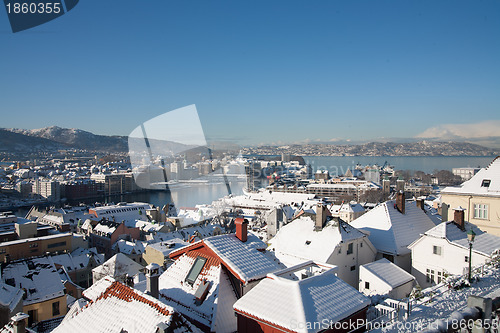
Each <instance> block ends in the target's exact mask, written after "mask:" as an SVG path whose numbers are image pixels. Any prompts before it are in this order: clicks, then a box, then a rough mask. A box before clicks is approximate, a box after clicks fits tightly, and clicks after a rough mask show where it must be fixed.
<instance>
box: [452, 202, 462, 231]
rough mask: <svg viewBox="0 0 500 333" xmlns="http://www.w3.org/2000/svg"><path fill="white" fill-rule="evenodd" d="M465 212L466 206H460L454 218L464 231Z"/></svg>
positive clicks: (456, 209)
mask: <svg viewBox="0 0 500 333" xmlns="http://www.w3.org/2000/svg"><path fill="white" fill-rule="evenodd" d="M464 212H465V208H462V206H458V208H455V216H454V218H453V222H455V224H456V225H457V226H458V227H459V228H460V230H462V231H463V230H465V221H464V215H465V214H464Z"/></svg>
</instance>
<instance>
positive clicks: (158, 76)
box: [0, 0, 500, 144]
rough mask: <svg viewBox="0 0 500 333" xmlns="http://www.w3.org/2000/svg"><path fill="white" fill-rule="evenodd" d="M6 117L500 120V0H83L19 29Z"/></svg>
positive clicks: (45, 122) (355, 124) (310, 136)
mask: <svg viewBox="0 0 500 333" xmlns="http://www.w3.org/2000/svg"><path fill="white" fill-rule="evenodd" d="M0 39H1V52H0V63H1V72H0V73H1V75H0V108H1V110H2V111H1V115H2V118H1V119H2V120H1V123H0V127H18V128H40V127H45V126H50V125H58V126H61V127H76V128H81V129H84V130H88V131H91V132H94V133H99V134H119V135H128V134H129V133H130V132H131V131H132V130H133V129H134V128H135V127H136V126H138V125H139V124H141V123H142V122H144V121H146V120H148V119H150V118H153V117H155V116H157V115H159V114H162V113H164V112H166V111H169V110H173V109H176V108H179V107H183V106H186V105H190V104H196V106H197V109H198V113H199V115H200V118H201V123H202V126H203V128H204V130H205V134H206V136H207V137H208V138H209V139H211V140H232V141H236V142H238V143H240V144H257V143H275V142H298V141H304V140H322V141H328V140H331V139H334V138H341V139H351V140H355V141H358V140H369V139H373V138H379V137H414V136H416V135H418V134H420V133H422V132H424V131H425V130H427V129H428V128H430V127H436V126H439V125H443V124H466V123H478V122H480V121H485V120H487V121H491V120H497V121H498V120H499V119H500V60H499V59H500V1H498V0H486V1H472V0H468V1H459V0H452V1H436V0H429V1H421V0H418V1H416V0H415V1H399V0H398V1H396V0H394V1H383V0H369V1H355V0H345V1H333V0H313V1H305V0H304V1H289V0H287V1H274V0H273V1H268V0H266V1H255V0H252V1H239V0H238V1H237V0H231V1H216V0H214V1H206V0H203V1H189V0H188V1H181V0H178V1H169V0H81V1H80V3H79V4H78V5H77V6H76V7H75V8H74V9H73V10H72V11H70V12H68V13H67V14H66V15H64V16H62V17H60V18H58V19H56V20H54V21H51V22H49V23H47V24H44V25H42V26H39V27H36V28H34V29H31V30H27V31H24V32H19V33H16V34H13V33H12V32H11V31H10V26H9V23H8V21H7V15H6V12H5V10H4V9H3V8H1V9H0Z"/></svg>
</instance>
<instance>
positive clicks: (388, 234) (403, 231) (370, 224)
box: [350, 201, 435, 255]
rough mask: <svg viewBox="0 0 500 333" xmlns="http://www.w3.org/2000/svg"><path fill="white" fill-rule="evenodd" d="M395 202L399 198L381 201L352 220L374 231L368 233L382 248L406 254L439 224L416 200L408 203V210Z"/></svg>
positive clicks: (355, 223)
mask: <svg viewBox="0 0 500 333" xmlns="http://www.w3.org/2000/svg"><path fill="white" fill-rule="evenodd" d="M395 205H396V202H395V201H386V202H384V203H381V204H380V205H378V206H377V207H375V208H373V209H372V210H370V211H369V212H367V213H365V214H363V215H362V216H360V217H358V218H357V219H355V220H354V221H352V222H351V223H350V224H351V225H352V226H354V227H356V228H358V229H361V230H363V231H368V232H370V235H369V236H368V237H369V239H370V241H371V242H372V244H373V245H374V246H375V248H376V249H377V250H378V251H379V252H384V253H389V254H392V255H405V254H408V253H410V250H409V249H408V245H410V244H411V243H412V242H413V241H415V240H416V239H418V238H419V237H420V235H421V234H423V233H424V232H426V231H427V230H429V229H431V228H433V227H434V226H435V224H434V223H433V222H432V220H431V219H430V218H429V217H428V216H427V215H426V214H425V213H424V211H423V210H422V209H420V208H418V207H417V206H416V205H414V204H412V205H410V204H406V205H405V214H402V213H401V212H399V210H398V209H397V208H396V207H395Z"/></svg>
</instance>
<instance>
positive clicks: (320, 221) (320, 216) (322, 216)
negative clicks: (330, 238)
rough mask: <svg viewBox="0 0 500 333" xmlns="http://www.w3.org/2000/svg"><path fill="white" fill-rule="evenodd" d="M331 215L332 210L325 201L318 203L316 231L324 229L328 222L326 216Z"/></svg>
mask: <svg viewBox="0 0 500 333" xmlns="http://www.w3.org/2000/svg"><path fill="white" fill-rule="evenodd" d="M329 215H331V213H330V211H329V210H328V208H327V207H326V205H324V204H323V203H321V202H320V203H318V206H317V207H316V223H315V224H314V229H315V230H316V231H320V230H323V226H324V225H325V222H326V217H327V216H329Z"/></svg>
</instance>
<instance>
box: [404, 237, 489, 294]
mask: <svg viewBox="0 0 500 333" xmlns="http://www.w3.org/2000/svg"><path fill="white" fill-rule="evenodd" d="M434 247H436V249H434ZM411 250H412V251H411V253H412V270H411V274H412V275H413V276H414V277H415V278H416V279H417V281H418V283H419V284H420V286H421V287H422V288H426V287H429V286H431V285H433V284H436V283H439V282H440V280H441V277H442V275H443V273H448V274H457V275H461V274H465V273H466V272H467V270H468V268H469V263H468V261H466V259H465V258H466V257H467V258H468V257H469V249H466V248H463V247H460V246H457V245H454V244H452V243H449V242H448V241H447V240H446V239H444V238H435V237H431V236H423V237H422V238H421V239H420V240H419V241H418V242H416V243H415V244H414V245H413V246H412V249H411ZM434 252H437V253H438V254H436V253H434ZM439 253H440V254H439ZM488 258H489V257H488V256H485V255H482V254H479V253H477V252H474V251H472V266H479V265H483V264H484V263H485V262H486V260H487V259H488ZM428 275H430V278H431V279H428V278H427V276H428ZM429 280H434V283H433V282H432V281H429Z"/></svg>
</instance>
